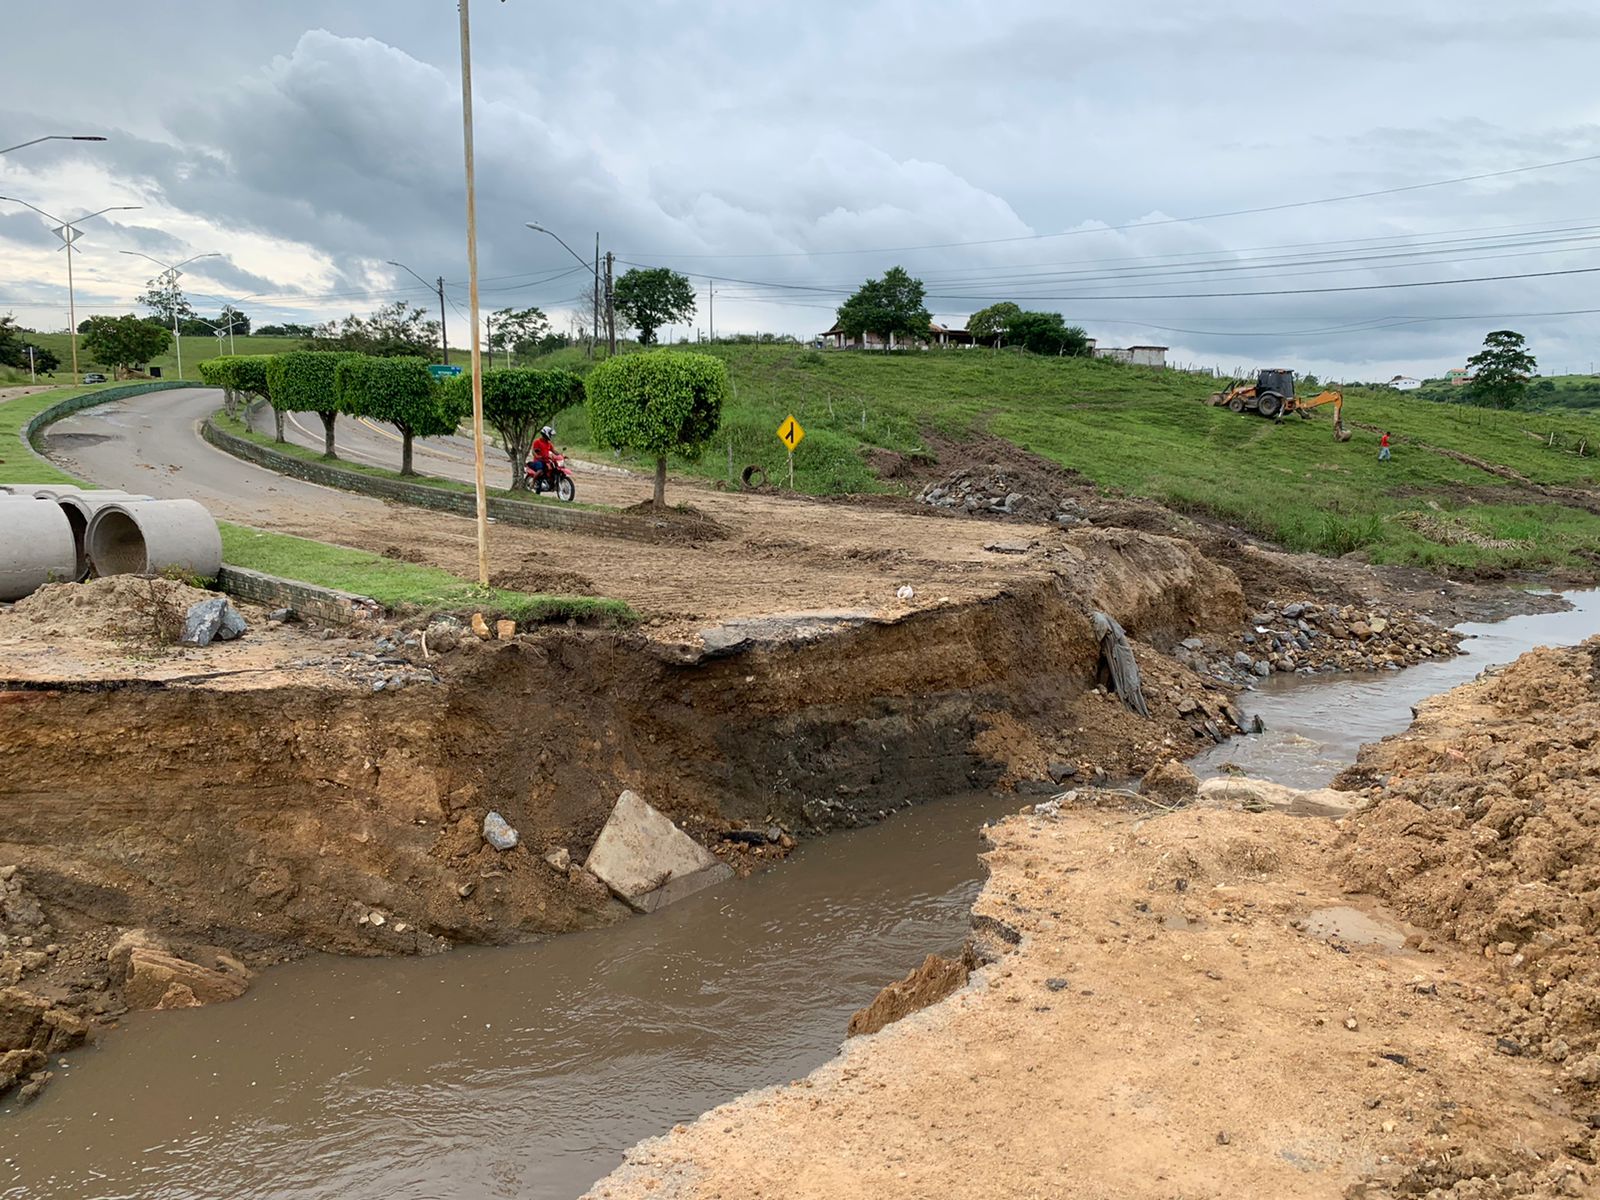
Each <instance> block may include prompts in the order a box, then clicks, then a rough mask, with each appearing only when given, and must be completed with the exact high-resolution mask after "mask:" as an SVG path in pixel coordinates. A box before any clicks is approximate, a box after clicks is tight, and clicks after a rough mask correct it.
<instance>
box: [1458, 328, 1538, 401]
mask: <svg viewBox="0 0 1600 1200" xmlns="http://www.w3.org/2000/svg"><path fill="white" fill-rule="evenodd" d="M1524 344H1525V343H1524V339H1523V336H1522V335H1521V334H1520V333H1515V332H1513V331H1512V330H1509V329H1497V330H1495V331H1494V332H1493V333H1490V334H1488V335H1487V336H1486V337H1485V338H1484V339H1483V349H1482V350H1480V351H1479V352H1478V353H1476V354H1474V355H1473V356H1472V357H1471V358H1469V359H1467V370H1469V371H1471V372H1472V375H1473V379H1472V383H1471V384H1470V385H1469V386H1470V387H1471V389H1472V390H1471V396H1472V401H1473V403H1475V404H1482V405H1486V406H1487V407H1489V408H1515V407H1516V406H1517V404H1518V403H1519V402H1520V401H1521V400H1522V398H1523V396H1524V395H1525V394H1526V392H1527V390H1528V379H1529V378H1530V377H1531V376H1532V375H1533V373H1534V371H1535V370H1537V369H1538V366H1539V364H1538V363H1537V362H1535V361H1534V357H1533V355H1531V354H1529V353H1528V352H1527V350H1525V349H1524V348H1523V347H1524Z"/></svg>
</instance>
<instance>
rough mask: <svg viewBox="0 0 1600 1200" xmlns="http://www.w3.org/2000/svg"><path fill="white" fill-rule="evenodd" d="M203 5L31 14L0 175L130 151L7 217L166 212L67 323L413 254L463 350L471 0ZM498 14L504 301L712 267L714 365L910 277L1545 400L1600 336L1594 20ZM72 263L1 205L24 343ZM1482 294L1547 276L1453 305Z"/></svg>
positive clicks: (832, 12) (948, 11) (92, 241)
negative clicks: (1495, 338)
mask: <svg viewBox="0 0 1600 1200" xmlns="http://www.w3.org/2000/svg"><path fill="white" fill-rule="evenodd" d="M206 12H207V13H208V14H209V15H206V16H203V17H202V16H199V15H197V10H196V9H195V8H194V6H193V5H190V4H180V3H177V2H175V0H143V2H142V3H140V4H138V5H130V4H127V3H125V2H123V0H79V2H78V3H77V4H75V5H73V6H71V12H70V18H68V20H67V26H68V27H69V28H70V32H68V33H64V32H63V26H62V14H61V12H60V11H57V10H56V9H55V6H50V5H42V4H39V5H29V6H23V5H20V4H16V5H7V12H6V20H5V28H4V39H3V41H0V79H3V80H4V81H5V84H6V86H5V89H4V92H3V94H0V146H4V145H10V144H11V143H13V142H20V141H24V140H26V139H28V138H30V137H35V136H38V135H40V134H45V133H98V134H104V135H106V136H107V137H108V138H109V139H110V140H109V141H108V142H106V143H104V144H99V145H76V144H73V143H66V142H54V143H46V144H44V145H39V146H33V147H29V148H27V149H24V150H19V151H16V152H14V153H12V154H8V155H6V156H5V157H4V158H3V159H0V194H3V195H6V196H15V197H18V198H21V199H24V200H27V201H29V202H31V203H33V204H35V205H37V206H38V207H40V208H42V209H45V210H47V211H49V212H52V213H56V214H59V215H62V216H68V217H76V216H78V215H79V214H82V213H86V212H91V211H94V210H96V209H100V208H104V207H106V206H108V205H124V204H128V205H139V206H141V207H140V208H139V210H138V211H134V212H114V213H108V214H106V215H105V216H101V217H96V218H95V219H94V220H92V221H90V222H88V223H87V224H85V226H84V228H83V238H82V241H81V242H80V243H79V246H80V251H81V253H80V254H78V255H77V256H76V258H75V265H76V272H77V299H78V306H79V315H80V318H81V317H82V316H83V315H84V314H85V313H86V312H96V311H106V312H126V311H129V310H130V309H131V307H132V301H133V298H134V297H135V296H136V295H137V294H138V293H139V292H140V291H141V290H142V289H143V286H144V283H145V280H146V279H147V278H148V277H149V275H150V273H151V272H153V271H154V270H156V269H157V268H155V267H154V266H152V265H151V264H150V263H148V262H147V261H144V260H141V259H137V258H134V257H130V256H128V255H124V254H121V253H119V251H121V250H137V251H141V252H143V253H146V254H150V255H153V256H155V257H157V258H160V259H164V260H167V261H173V260H175V259H179V258H184V257H187V256H189V255H192V254H201V253H207V252H213V251H215V252H220V253H221V255H222V257H219V258H212V259H207V260H205V261H204V262H198V263H195V264H193V265H192V266H191V267H190V268H188V273H187V274H186V276H185V281H184V282H185V284H186V286H187V287H188V289H189V293H190V295H191V298H192V299H193V300H194V301H195V303H196V304H197V306H198V307H200V308H201V309H202V310H203V311H204V310H206V309H210V310H213V311H214V310H215V309H216V308H217V307H220V305H221V303H222V302H223V301H224V300H232V301H234V302H236V303H237V304H238V305H239V307H240V308H242V309H244V310H245V311H247V312H248V313H250V314H251V316H252V317H254V318H255V319H256V321H257V322H258V323H264V322H267V321H270V320H284V319H289V320H295V319H301V320H303V319H308V318H311V319H320V318H323V317H327V316H337V315H342V314H344V313H347V312H351V311H356V312H365V311H368V310H370V309H371V308H372V307H374V306H375V305H377V304H379V303H382V302H383V301H385V300H389V299H395V298H404V299H411V300H415V301H416V302H418V303H423V304H436V300H434V298H433V297H432V296H431V295H430V293H428V292H427V291H425V290H424V289H423V288H422V287H421V285H419V284H417V283H416V281H415V280H414V279H412V278H411V277H410V276H409V275H407V274H405V273H404V272H403V271H397V270H396V269H395V268H394V267H391V266H388V265H386V260H389V259H395V260H398V261H401V262H404V263H405V264H406V265H407V266H409V267H411V268H413V269H414V270H416V271H417V272H418V273H420V274H421V275H423V276H426V277H427V278H429V279H432V278H434V277H435V276H439V275H442V276H444V278H445V280H446V282H447V287H448V291H449V295H450V297H451V302H452V307H451V311H450V314H449V320H450V326H451V329H450V333H451V338H452V341H453V342H456V343H458V344H459V343H461V342H463V341H464V340H465V336H466V320H465V318H464V317H463V316H462V315H460V314H461V313H464V312H465V310H466V285H465V280H466V253H465V235H464V232H463V208H464V199H463V196H464V189H463V185H462V170H461V159H462V153H461V150H462V147H461V116H460V75H459V50H458V43H457V33H456V29H457V26H456V6H455V4H454V3H452V2H451V0H383V2H382V3H377V2H374V0H319V2H318V3H308V2H307V3H297V2H294V0H282V2H279V3H274V4H270V5H256V6H226V5H224V6H214V7H212V8H210V9H208V10H206ZM473 21H474V25H473V36H474V72H475V83H476V88H475V96H476V100H475V104H476V108H477V113H476V117H477V120H476V127H477V157H478V168H479V176H478V205H479V230H480V260H481V267H482V274H483V277H484V284H483V291H484V296H483V298H484V302H485V304H486V306H491V307H499V306H504V305H517V306H522V305H526V304H538V305H540V306H541V307H543V308H545V310H546V311H547V312H550V313H551V314H552V315H558V323H560V324H563V325H564V324H565V323H566V319H567V314H568V312H569V311H571V310H574V309H575V308H576V307H577V304H576V302H577V297H578V296H579V294H580V293H581V292H582V291H583V289H584V286H585V280H584V274H585V269H584V268H580V267H579V265H578V264H577V263H576V262H575V261H574V260H573V258H572V257H570V256H569V255H568V253H567V252H566V251H565V250H563V249H562V248H561V246H560V245H558V244H556V243H555V242H554V241H553V240H552V239H550V238H548V237H543V236H541V235H537V234H535V233H532V232H530V231H528V230H527V229H525V228H524V227H523V223H524V222H525V221H529V220H537V221H539V222H541V223H542V224H544V225H546V226H548V227H549V228H550V229H552V230H554V231H556V232H557V233H559V234H560V235H561V236H562V237H563V238H565V239H566V241H567V242H569V243H570V244H571V245H572V246H573V247H574V249H575V250H576V251H577V252H578V253H579V254H581V255H583V256H584V257H585V258H588V257H590V256H592V254H593V251H594V242H595V234H596V232H597V231H598V232H599V234H600V238H601V243H602V246H603V247H604V248H606V249H610V250H612V251H614V252H615V253H616V254H617V256H618V259H619V260H620V262H619V267H618V270H619V272H620V271H621V270H623V269H626V266H627V265H663V264H664V265H670V266H673V267H675V268H676V269H678V270H681V271H683V272H685V273H686V274H689V275H691V276H693V277H694V278H695V281H696V285H697V287H699V289H700V293H701V296H702V302H701V307H700V312H699V314H698V315H697V318H696V326H697V327H698V328H699V329H701V330H704V329H705V328H706V325H707V316H708V314H707V312H706V304H705V296H706V293H707V290H708V288H709V287H710V286H711V285H710V282H709V281H710V280H711V279H715V280H717V281H718V282H717V283H716V284H715V287H716V293H717V295H716V308H715V317H716V327H717V330H718V332H721V333H726V332H733V331H756V330H778V331H784V332H789V333H793V334H796V335H800V336H807V335H811V334H814V333H816V332H818V331H820V330H823V329H826V328H827V327H828V325H829V324H830V323H831V321H832V318H833V309H834V308H835V307H836V306H837V304H838V303H839V301H840V300H841V299H842V298H843V296H844V295H845V294H847V293H848V292H849V291H850V290H851V289H853V288H854V286H856V285H857V284H858V283H859V282H860V281H861V280H862V279H864V278H866V277H867V276H869V275H874V274H879V273H881V272H882V271H883V270H884V269H886V268H887V267H889V266H893V265H895V264H897V263H898V264H901V265H903V266H905V267H906V268H907V269H908V270H910V271H911V272H912V273H913V274H916V275H918V276H920V277H921V278H922V279H924V280H925V281H926V283H927V285H928V291H929V307H930V309H932V310H933V311H934V312H935V314H936V315H937V316H938V317H940V318H941V319H944V320H946V321H949V322H952V323H960V322H961V321H962V320H964V318H965V316H966V314H968V313H970V312H971V311H973V310H974V309H975V308H978V307H982V306H983V305H984V304H987V303H992V302H993V301H995V300H1003V299H1011V300H1016V301H1018V302H1021V303H1023V304H1024V305H1025V306H1027V307H1036V308H1045V309H1049V310H1053V311H1060V312H1063V313H1064V314H1066V316H1067V317H1068V318H1069V319H1070V320H1072V321H1074V322H1076V323H1078V324H1081V325H1083V326H1085V327H1086V328H1087V329H1088V330H1089V332H1090V333H1091V334H1092V335H1094V336H1096V337H1098V338H1099V339H1100V340H1101V342H1102V343H1103V344H1115V345H1126V344H1130V343H1155V344H1165V345H1168V346H1170V347H1172V351H1171V355H1170V357H1171V358H1173V359H1175V360H1178V361H1182V362H1197V363H1203V364H1207V365H1210V364H1215V365H1219V366H1221V367H1222V368H1223V369H1224V370H1232V369H1233V368H1235V367H1236V366H1245V367H1249V366H1254V365H1258V364H1259V365H1289V366H1296V367H1299V368H1301V369H1303V370H1313V371H1318V372H1319V373H1322V374H1325V375H1333V376H1336V377H1344V378H1377V377H1384V378H1386V377H1387V376H1388V375H1391V374H1395V373H1405V374H1416V375H1423V374H1437V373H1440V372H1442V371H1443V370H1444V369H1445V368H1446V367H1449V366H1452V365H1458V364H1460V363H1461V362H1462V361H1463V360H1464V359H1465V358H1466V356H1467V355H1468V354H1470V353H1471V352H1472V351H1473V350H1474V349H1476V348H1477V346H1478V344H1479V343H1480V342H1481V340H1482V337H1483V334H1484V332H1486V331H1487V330H1489V329H1492V328H1500V327H1503V326H1510V327H1512V328H1515V329H1518V330H1521V331H1522V332H1524V333H1525V334H1527V335H1528V337H1529V340H1530V343H1531V346H1532V349H1533V350H1534V352H1535V353H1536V354H1537V355H1538V357H1539V360H1540V363H1541V365H1542V366H1543V367H1544V369H1545V370H1546V371H1549V372H1555V371H1572V370H1582V371H1588V370H1590V369H1591V362H1594V361H1596V360H1600V336H1597V335H1600V313H1584V312H1579V311H1575V310H1583V309H1597V310H1600V295H1597V287H1600V273H1595V271H1596V268H1600V254H1597V253H1596V251H1597V250H1600V214H1597V215H1595V216H1594V217H1592V218H1591V216H1590V215H1589V214H1591V213H1594V211H1595V208H1594V197H1595V195H1596V194H1597V192H1600V161H1589V162H1578V163H1569V164H1567V165H1564V166H1551V167H1541V168H1540V169H1534V170H1519V168H1525V167H1531V166H1537V165H1539V164H1548V163H1555V162H1559V161H1561V160H1569V159H1579V158H1585V157H1587V156H1600V99H1597V98H1596V93H1595V91H1594V89H1593V88H1590V87H1585V86H1578V85H1576V84H1575V83H1574V81H1582V80H1585V79H1587V78H1588V77H1589V75H1590V73H1591V71H1592V60H1593V48H1594V46H1595V45H1596V44H1600V10H1597V9H1596V8H1595V7H1594V6H1593V5H1592V4H1579V3H1561V2H1555V0H1550V2H1545V0H1524V2H1523V3H1521V4H1518V5H1507V4H1504V3H1503V2H1502V3H1483V2H1480V0H1409V2H1408V3H1404V4H1395V3H1392V2H1389V3H1364V2H1354V0H1328V2H1326V3H1324V4H1321V5H1317V6H1312V5H1295V6H1288V5H1284V4H1282V3H1280V2H1278V0H1209V2H1208V3H1205V4H1185V5H1179V4H1177V3H1175V2H1173V0H1125V2H1123V3H1117V4H1112V3H1105V2H1102V0H1082V2H1080V3H1077V4H1071V5H1068V4H1062V3H1059V2H1056V3H1051V2H1049V0H1013V2H1012V3H1010V4H1006V5H995V4H981V3H949V2H941V0H921V2H920V3H910V2H899V0H891V2H881V3H880V2H875V0H857V2H855V3H849V4H836V3H833V2H832V0H813V2H812V3H809V4H804V5H799V4H796V5H775V4H752V3H749V2H748V0H745V2H742V3H728V2H725V0H696V2H695V3H692V4H691V3H678V2H676V0H654V2H642V0H641V2H636V3H622V2H618V3H608V4H589V5H560V6H557V5H550V4H540V3H535V2H534V0H505V2H501V3H496V2H493V0H475V3H474V6H473ZM63 37H66V38H67V44H66V45H64V43H63V41H62V39H63ZM67 45H69V46H70V53H68V52H67ZM1508 171H1510V172H1514V173H1510V174H1493V173H1497V172H1508ZM1486 175H1493V177H1491V178H1477V179H1473V180H1470V181H1467V182H1457V183H1446V184H1441V185H1440V186H1422V187H1417V186H1414V185H1419V184H1422V185H1426V184H1433V183H1436V182H1438V181H1445V180H1456V179H1461V178H1463V177H1470V176H1486ZM1397 189H1407V190H1397ZM1370 193H1382V194H1376V195H1373V194H1370ZM1352 196H1355V197H1357V198H1351V199H1334V198H1337V197H1352ZM1320 201H1331V202H1326V203H1320ZM1261 209H1271V210H1272V211H1243V210H1261ZM58 244H59V243H57V242H56V240H55V239H54V238H53V236H52V235H51V233H50V231H49V226H48V224H47V223H46V222H45V221H44V220H43V219H41V218H40V217H38V216H37V215H36V214H34V213H32V212H29V211H28V210H27V209H25V208H21V207H19V206H17V205H14V204H0V312H4V311H7V310H9V311H12V312H14V313H15V314H16V315H17V317H18V318H19V320H20V321H22V323H24V324H27V325H31V326H34V327H37V328H48V329H58V328H64V327H65V325H66V288H65V269H64V263H63V261H62V255H61V254H60V253H59V251H58V250H56V248H55V247H56V246H57V245H58ZM1551 272H1578V273H1573V274H1550V273H1551ZM1585 272H1587V273H1585ZM1485 276H1494V277H1505V276H1533V277H1525V278H1494V279H1489V280H1485V281H1483V282H1462V283H1454V282H1440V281H1454V280H1464V279H1466V280H1470V279H1475V278H1480V277H1485ZM1414 283H1425V284H1427V285H1428V286H1420V287H1404V286H1402V287H1395V286H1391V285H1395V284H1414ZM1240 293H1256V294H1253V295H1252V294H1240ZM1260 293H1273V294H1270V295H1268V294H1260ZM458 310H459V311H458ZM675 333H676V334H677V335H680V336H681V335H683V334H685V333H688V334H689V335H690V336H693V330H688V329H685V328H684V327H679V328H678V329H677V330H676V331H675Z"/></svg>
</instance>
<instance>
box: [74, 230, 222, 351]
mask: <svg viewBox="0 0 1600 1200" xmlns="http://www.w3.org/2000/svg"><path fill="white" fill-rule="evenodd" d="M122 253H123V254H131V255H133V256H134V257H135V258H148V259H150V261H151V262H153V263H155V264H156V266H158V267H165V268H166V270H165V271H163V272H162V273H161V274H160V275H157V276H156V279H165V280H166V281H167V285H168V286H169V287H171V288H172V289H173V291H177V288H178V277H179V276H181V275H182V274H183V272H182V271H181V270H180V269H179V268H180V267H186V266H188V265H189V264H190V263H192V262H195V261H196V260H198V259H202V258H221V257H222V254H221V253H220V252H219V251H216V250H212V251H209V252H207V253H205V254H195V255H191V256H190V257H189V258H186V259H184V260H183V261H182V262H180V263H166V262H162V261H161V260H160V259H159V258H151V256H150V255H148V254H143V253H141V252H140V251H138V250H124V251H122ZM151 282H152V283H154V282H155V280H151ZM172 344H173V345H174V346H175V347H176V348H177V355H178V378H179V379H182V378H183V334H182V332H181V331H180V330H179V329H178V305H177V304H176V302H174V304H173V305H172ZM73 369H74V370H76V369H77V368H76V367H74V368H73Z"/></svg>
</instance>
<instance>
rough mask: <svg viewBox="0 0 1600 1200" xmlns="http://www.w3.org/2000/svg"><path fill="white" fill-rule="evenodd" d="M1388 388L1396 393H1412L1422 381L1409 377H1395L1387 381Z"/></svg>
mask: <svg viewBox="0 0 1600 1200" xmlns="http://www.w3.org/2000/svg"><path fill="white" fill-rule="evenodd" d="M1389 386H1390V387H1392V388H1393V389H1394V390H1395V391H1397V392H1414V391H1416V390H1417V389H1418V388H1419V387H1421V386H1422V380H1420V379H1413V378H1411V376H1409V375H1396V376H1395V377H1394V378H1393V379H1391V380H1389Z"/></svg>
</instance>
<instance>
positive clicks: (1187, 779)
mask: <svg viewBox="0 0 1600 1200" xmlns="http://www.w3.org/2000/svg"><path fill="white" fill-rule="evenodd" d="M1199 790H1200V781H1199V780H1198V779H1196V778H1195V777H1194V772H1193V771H1191V770H1189V768H1188V767H1186V766H1184V765H1183V764H1182V763H1181V762H1179V761H1178V760H1177V759H1175V758H1169V759H1165V760H1163V761H1161V762H1158V763H1157V764H1156V765H1155V766H1153V767H1151V768H1150V770H1148V771H1147V772H1145V776H1144V778H1143V779H1141V780H1140V781H1139V791H1140V792H1141V793H1142V794H1144V795H1146V796H1148V797H1150V798H1151V799H1152V800H1159V801H1161V802H1162V803H1164V804H1182V803H1184V802H1186V801H1189V800H1192V799H1194V796H1195V793H1196V792H1198V791H1199Z"/></svg>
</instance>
